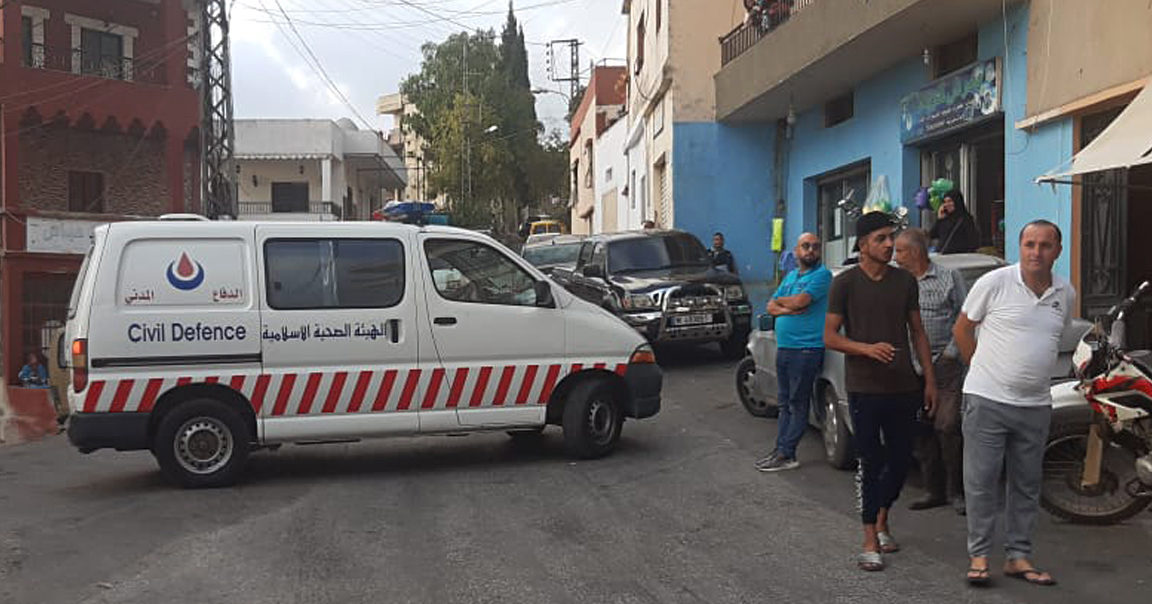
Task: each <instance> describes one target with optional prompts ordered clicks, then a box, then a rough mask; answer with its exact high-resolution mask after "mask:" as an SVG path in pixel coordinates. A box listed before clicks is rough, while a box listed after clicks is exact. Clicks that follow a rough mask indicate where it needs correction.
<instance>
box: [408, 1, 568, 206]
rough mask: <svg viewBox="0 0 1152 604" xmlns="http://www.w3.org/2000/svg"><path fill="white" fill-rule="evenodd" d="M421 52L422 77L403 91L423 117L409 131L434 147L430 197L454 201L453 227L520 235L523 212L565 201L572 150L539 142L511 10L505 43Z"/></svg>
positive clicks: (454, 40)
mask: <svg viewBox="0 0 1152 604" xmlns="http://www.w3.org/2000/svg"><path fill="white" fill-rule="evenodd" d="M421 51H422V55H423V57H422V62H421V68H420V71H419V73H415V74H412V75H410V76H409V77H408V78H406V79H405V80H404V82H403V83H402V84H401V86H400V91H401V92H402V93H403V94H404V95H405V96H406V97H407V98H408V101H409V102H411V103H413V104H415V105H416V108H417V109H418V111H419V114H418V115H415V116H412V117H411V118H409V119H408V124H409V127H411V128H413V129H414V130H415V132H416V133H417V134H419V135H420V136H421V137H422V138H424V140H425V141H426V142H427V144H428V149H427V152H426V154H425V157H426V159H427V166H428V167H427V179H428V192H429V194H431V195H438V194H440V193H444V194H446V195H447V197H448V199H449V204H450V210H451V212H452V214H453V219H454V221H455V222H456V223H457V224H461V225H465V226H489V225H491V226H495V227H500V226H503V227H504V228H505V229H508V228H509V227H512V228H514V223H515V221H516V215H518V214H522V210H523V209H524V208H527V207H529V206H531V205H533V204H538V202H539V201H540V200H541V199H542V198H544V197H548V196H561V197H564V198H566V197H567V172H566V170H567V164H568V161H567V145H564V146H563V153H562V154H561V153H560V152H559V150H558V149H559V148H558V147H557V146H556V145H555V144H550V145H544V144H542V143H541V141H540V137H541V134H542V131H543V128H542V126H541V124H540V122H539V121H538V120H537V117H536V99H535V97H534V96H533V95H532V92H531V88H530V81H529V77H528V71H529V70H528V67H529V65H528V53H527V50H526V49H525V44H524V32H523V29H522V28H521V27H520V26H519V23H518V22H517V21H516V17H515V14H514V12H513V10H512V5H511V4H509V12H508V20H507V22H506V23H505V25H504V28H503V30H502V32H501V34H500V38H499V43H497V38H496V33H495V32H494V31H491V30H487V31H477V32H474V33H467V32H461V33H457V34H453V35H452V36H449V37H448V38H447V39H446V40H444V41H443V42H440V43H427V44H425V45H424V46H423V47H422V49H421ZM465 59H466V62H467V67H466V68H465ZM557 179H558V180H557Z"/></svg>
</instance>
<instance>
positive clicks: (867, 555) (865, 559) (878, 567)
mask: <svg viewBox="0 0 1152 604" xmlns="http://www.w3.org/2000/svg"><path fill="white" fill-rule="evenodd" d="M856 568H859V569H860V570H863V571H867V572H870V573H874V572H879V571H882V570H884V558H883V557H882V556H881V555H880V552H873V551H867V550H866V551H863V552H860V554H859V555H857V556H856Z"/></svg>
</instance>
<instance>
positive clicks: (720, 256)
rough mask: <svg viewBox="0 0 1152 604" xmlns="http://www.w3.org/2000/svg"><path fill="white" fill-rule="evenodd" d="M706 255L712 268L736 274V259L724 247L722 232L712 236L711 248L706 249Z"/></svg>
mask: <svg viewBox="0 0 1152 604" xmlns="http://www.w3.org/2000/svg"><path fill="white" fill-rule="evenodd" d="M708 256H709V257H710V258H711V259H712V267H713V268H718V269H720V270H723V271H728V272H730V273H732V274H736V272H737V271H736V259H735V258H733V257H732V252H729V251H728V250H726V249H724V233H716V234H715V235H713V236H712V249H710V250H708Z"/></svg>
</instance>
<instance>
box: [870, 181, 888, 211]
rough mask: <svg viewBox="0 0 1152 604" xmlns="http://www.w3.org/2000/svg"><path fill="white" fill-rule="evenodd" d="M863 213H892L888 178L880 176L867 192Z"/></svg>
mask: <svg viewBox="0 0 1152 604" xmlns="http://www.w3.org/2000/svg"><path fill="white" fill-rule="evenodd" d="M864 212H865V213H867V212H889V213H890V212H892V195H891V194H890V193H889V192H888V176H886V175H881V176H880V177H879V178H877V179H876V182H874V183H872V188H871V189H869V190H868V199H866V200H865V201H864Z"/></svg>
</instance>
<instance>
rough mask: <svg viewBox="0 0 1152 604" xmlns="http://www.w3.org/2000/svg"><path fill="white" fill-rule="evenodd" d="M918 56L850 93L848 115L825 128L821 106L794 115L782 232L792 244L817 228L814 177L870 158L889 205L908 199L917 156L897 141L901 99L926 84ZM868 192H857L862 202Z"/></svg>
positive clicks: (912, 190) (917, 183) (916, 176)
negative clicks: (885, 181) (850, 113)
mask: <svg viewBox="0 0 1152 604" xmlns="http://www.w3.org/2000/svg"><path fill="white" fill-rule="evenodd" d="M927 81H928V80H927V72H926V70H925V68H924V63H923V61H922V59H921V58H920V57H915V58H909V59H907V60H905V61H902V62H900V63H899V64H897V65H894V66H893V67H891V68H890V69H888V70H886V71H884V72H883V73H881V74H879V75H878V76H876V77H874V78H872V79H870V80H867V81H864V82H860V83H859V84H858V85H857V86H856V88H855V89H854V95H855V108H854V110H853V117H852V119H849V120H848V121H845V122H842V123H840V124H837V125H836V126H833V127H831V128H825V127H824V108H823V107H822V106H820V107H815V108H811V109H809V110H807V111H804V112H802V113H800V114H799V115H798V116H797V120H796V125H795V127H794V129H793V137H792V142H791V152H790V153H789V157H788V166H789V170H788V216H787V219H786V221H785V232H786V233H787V240H788V242H789V243H790V244H791V243H794V242H795V241H796V239H797V238H798V237H799V236H800V234H801V233H803V232H804V231H813V232H815V231H816V230H817V221H818V216H817V199H816V185H815V182H814V181H813V179H814V178H815V177H817V176H820V175H822V174H825V173H827V172H831V171H833V170H836V169H839V168H842V167H844V166H846V165H849V164H853V163H857V162H860V161H863V160H870V161H871V166H872V182H873V183H875V182H876V181H877V180H878V179H879V177H880V176H887V177H888V190H889V193H890V194H891V195H892V198H893V201H894V202H897V201H900V202H903V201H904V200H911V199H912V196H913V194H914V193H915V192H916V189H918V188H919V187H920V165H919V152H918V151H917V150H916V149H915V148H905V147H904V146H903V145H902V144H901V143H900V99H901V98H903V96H904V95H905V94H907V93H908V92H910V91H913V90H916V89H918V88H920V87H921V86H923V85H924V84H925V83H926V82H927ZM867 195H868V192H867V191H862V192H860V193H859V198H858V199H857V201H858V202H859V203H863V202H864V199H865V197H867Z"/></svg>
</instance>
